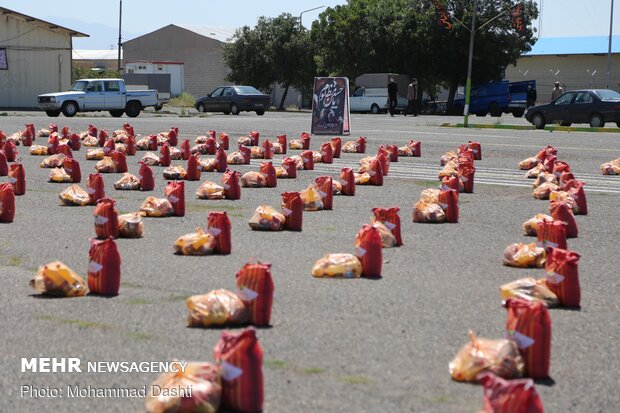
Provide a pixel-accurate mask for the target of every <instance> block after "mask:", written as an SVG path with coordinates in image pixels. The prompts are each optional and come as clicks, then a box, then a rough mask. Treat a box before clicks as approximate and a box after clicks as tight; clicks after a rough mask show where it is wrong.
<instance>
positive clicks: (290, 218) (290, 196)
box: [282, 192, 304, 231]
mask: <svg viewBox="0 0 620 413" xmlns="http://www.w3.org/2000/svg"><path fill="white" fill-rule="evenodd" d="M282 213H283V214H284V216H285V217H286V220H285V221H284V229H287V230H289V231H301V229H302V225H303V213H304V203H303V201H302V200H301V196H300V194H299V192H284V193H283V194H282Z"/></svg>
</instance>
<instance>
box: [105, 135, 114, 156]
mask: <svg viewBox="0 0 620 413" xmlns="http://www.w3.org/2000/svg"><path fill="white" fill-rule="evenodd" d="M115 149H116V145H115V144H114V139H108V140H107V141H105V143H104V144H103V153H104V154H105V155H106V156H110V154H111V153H112V151H113V150H115Z"/></svg>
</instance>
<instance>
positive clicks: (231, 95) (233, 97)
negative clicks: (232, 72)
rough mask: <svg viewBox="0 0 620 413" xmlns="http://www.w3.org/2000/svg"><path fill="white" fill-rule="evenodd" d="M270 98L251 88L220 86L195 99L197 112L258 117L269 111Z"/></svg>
mask: <svg viewBox="0 0 620 413" xmlns="http://www.w3.org/2000/svg"><path fill="white" fill-rule="evenodd" d="M270 104H271V97H270V96H269V95H265V94H263V93H261V92H260V91H259V90H257V89H256V88H254V87H253V86H220V87H217V88H215V90H214V91H213V92H211V93H209V94H208V95H207V96H203V97H201V98H198V99H196V103H195V104H194V107H195V108H196V110H198V112H224V114H226V115H228V114H231V113H232V114H233V115H238V114H239V113H240V112H242V111H245V112H252V111H253V112H256V114H257V115H258V116H262V115H264V114H265V110H267V109H269V106H270Z"/></svg>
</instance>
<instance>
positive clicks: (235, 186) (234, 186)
mask: <svg viewBox="0 0 620 413" xmlns="http://www.w3.org/2000/svg"><path fill="white" fill-rule="evenodd" d="M222 186H223V187H224V198H226V199H232V200H235V199H241V186H240V185H239V173H238V172H237V171H232V170H230V169H227V170H226V172H224V176H223V177H222Z"/></svg>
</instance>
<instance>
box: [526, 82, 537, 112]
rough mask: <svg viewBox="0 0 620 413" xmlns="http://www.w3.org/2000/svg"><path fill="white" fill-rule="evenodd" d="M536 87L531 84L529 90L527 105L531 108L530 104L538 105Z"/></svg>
mask: <svg viewBox="0 0 620 413" xmlns="http://www.w3.org/2000/svg"><path fill="white" fill-rule="evenodd" d="M536 98H537V96H536V88H535V87H534V86H532V85H530V87H529V89H528V90H527V98H526V105H527V107H528V108H529V107H530V106H535V105H536Z"/></svg>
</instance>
